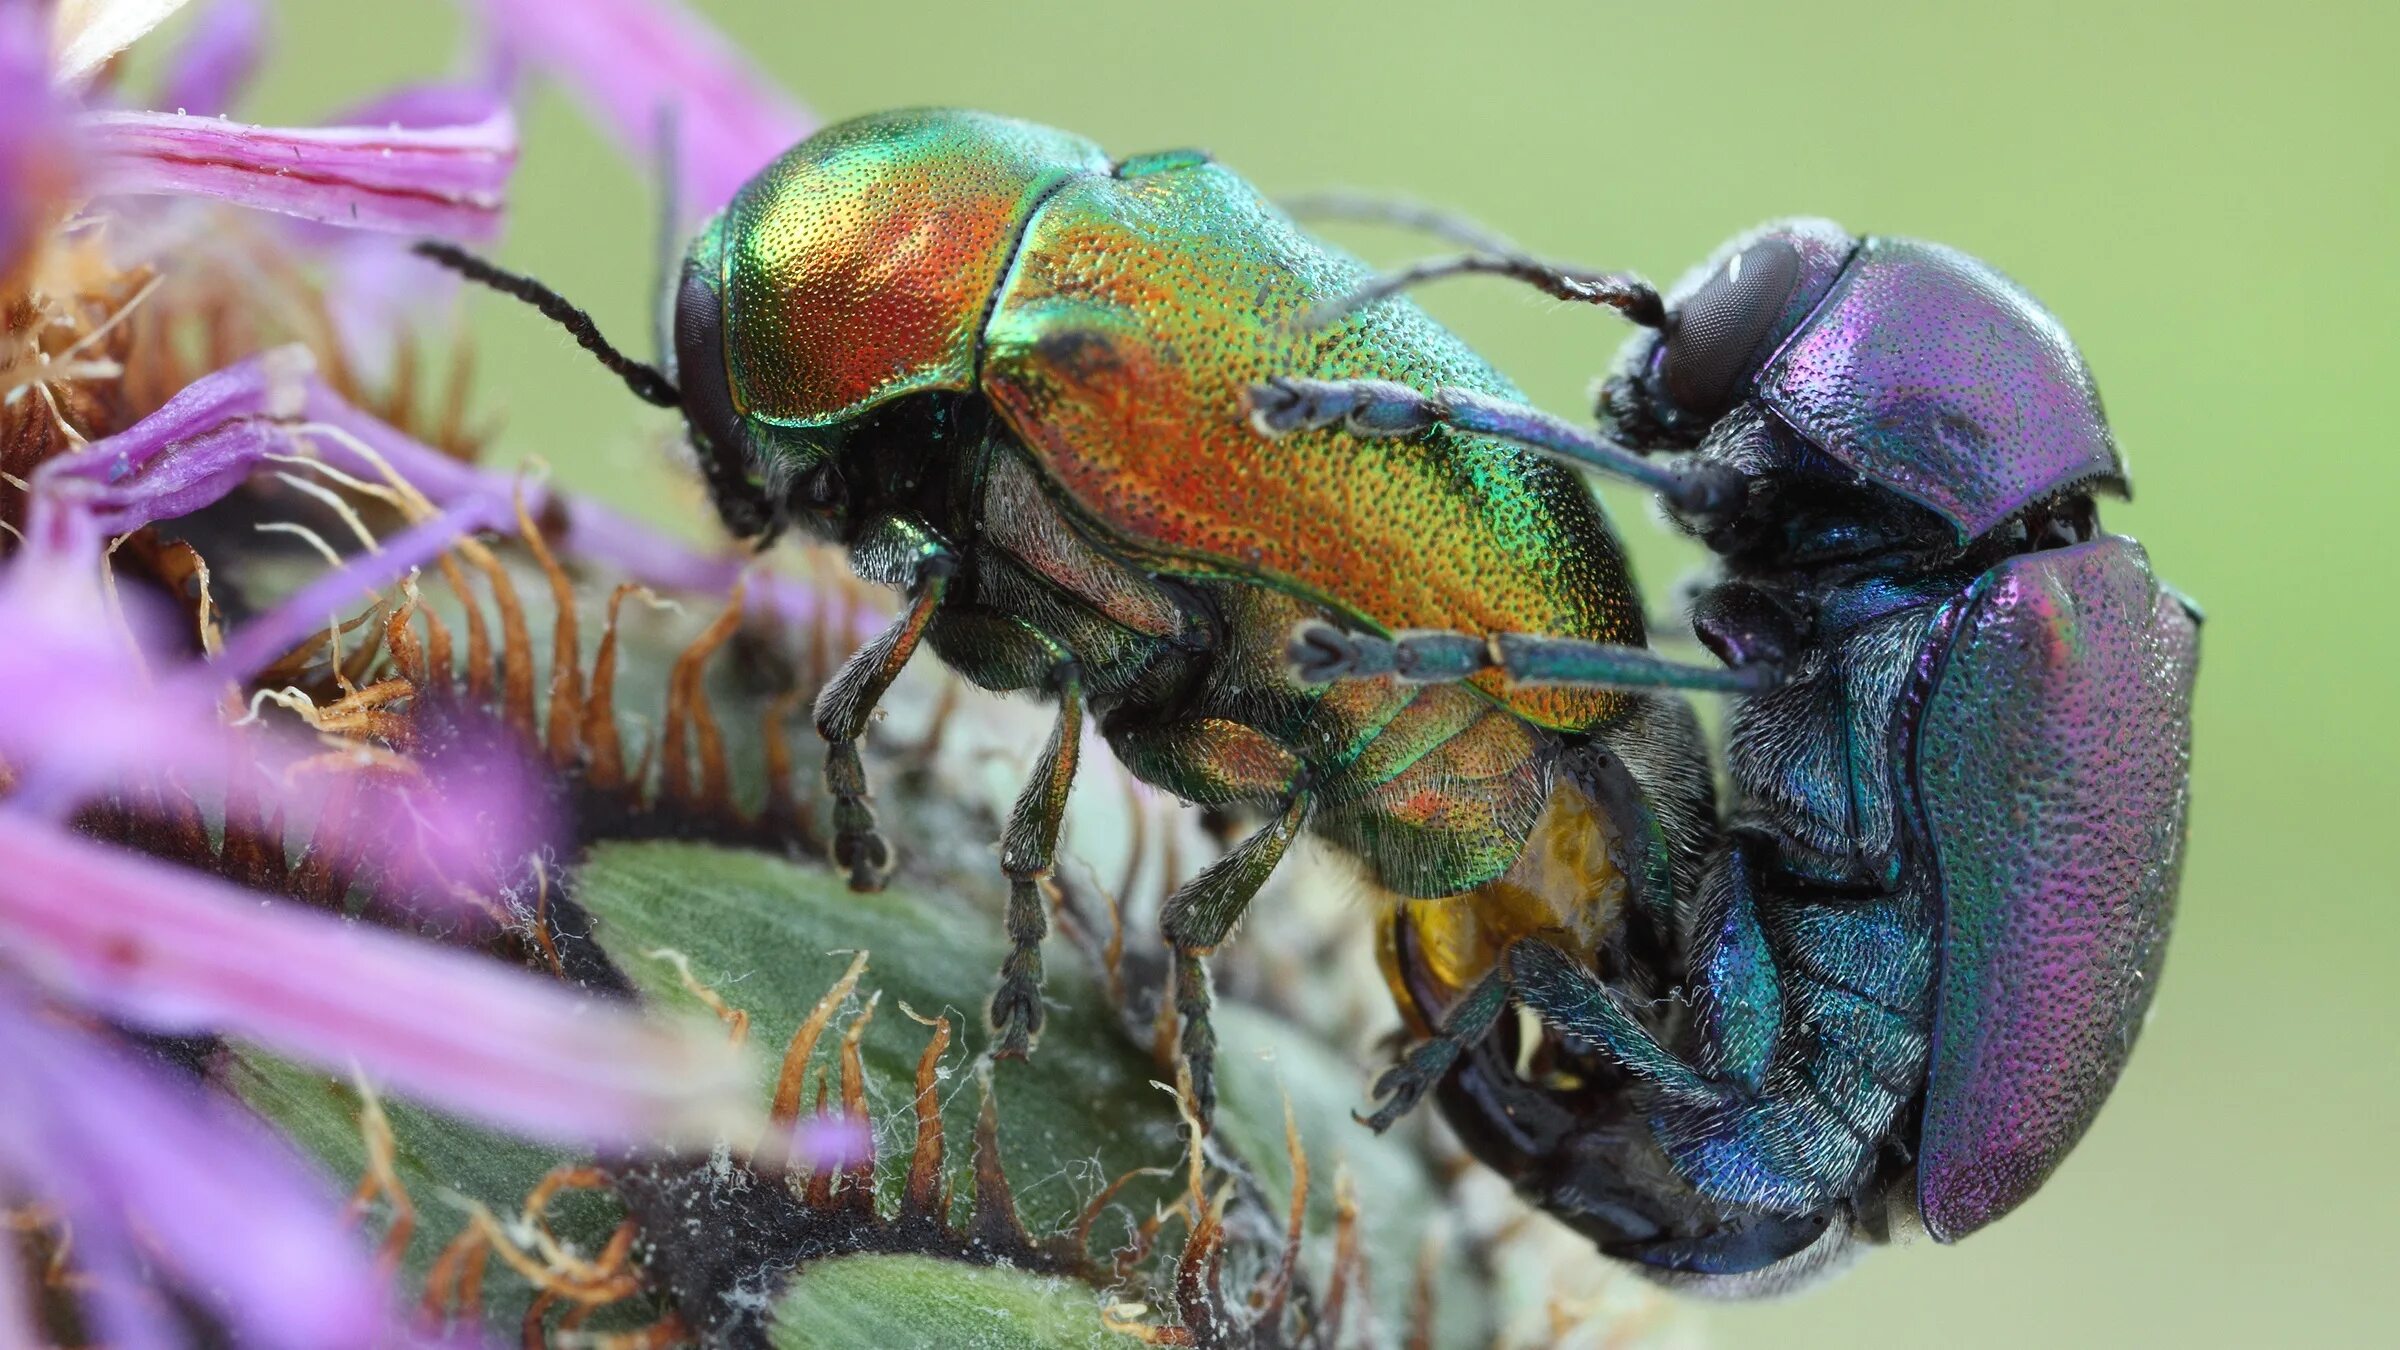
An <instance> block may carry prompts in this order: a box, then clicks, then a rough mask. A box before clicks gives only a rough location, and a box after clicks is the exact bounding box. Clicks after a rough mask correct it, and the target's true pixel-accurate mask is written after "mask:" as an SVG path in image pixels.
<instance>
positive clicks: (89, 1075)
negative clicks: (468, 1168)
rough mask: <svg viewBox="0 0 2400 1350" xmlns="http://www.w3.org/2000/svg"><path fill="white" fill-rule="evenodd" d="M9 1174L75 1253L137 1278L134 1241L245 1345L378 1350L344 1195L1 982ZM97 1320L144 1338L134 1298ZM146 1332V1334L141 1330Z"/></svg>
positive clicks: (199, 1099)
mask: <svg viewBox="0 0 2400 1350" xmlns="http://www.w3.org/2000/svg"><path fill="white" fill-rule="evenodd" d="M0 1099H5V1100H7V1101H8V1102H9V1103H10V1106H9V1109H8V1112H7V1116H8V1120H7V1123H6V1124H5V1125H4V1126H0V1172H6V1173H9V1174H11V1180H12V1187H11V1189H13V1190H17V1191H19V1192H26V1191H30V1192H32V1193H34V1194H38V1195H41V1196H42V1197H43V1198H45V1199H48V1200H50V1201H51V1202H52V1203H53V1204H56V1205H57V1206H58V1207H59V1210H60V1211H61V1213H63V1214H64V1215H65V1216H66V1217H67V1219H68V1220H69V1222H70V1224H71V1225H72V1228H73V1231H74V1234H75V1244H76V1255H77V1257H78V1259H79V1260H84V1261H87V1262H88V1261H89V1260H90V1258H91V1256H92V1255H93V1254H94V1253H95V1251H98V1252H102V1253H105V1254H106V1255H107V1256H108V1257H110V1258H112V1259H110V1260H108V1261H107V1262H105V1264H110V1265H120V1266H124V1267H127V1268H128V1271H127V1273H129V1274H130V1273H131V1271H130V1267H131V1266H132V1264H133V1263H132V1261H131V1259H130V1257H131V1254H132V1251H133V1250H134V1248H135V1245H136V1244H138V1245H139V1248H140V1249H141V1250H142V1251H143V1252H144V1253H146V1254H147V1255H148V1256H149V1257H150V1258H151V1259H152V1260H153V1261H155V1262H156V1263H157V1264H159V1265H160V1266H162V1267H164V1268H165V1269H166V1270H167V1271H168V1272H170V1273H171V1274H172V1275H173V1276H174V1277H175V1279H176V1282H177V1283H178V1284H179V1285H180V1286H182V1287H183V1288H184V1289H185V1290H186V1291H188V1292H189V1293H191V1294H192V1295H194V1296H196V1297H198V1298H200V1299H202V1300H204V1301H206V1302H207V1303H208V1304H209V1305H211V1306H212V1307H213V1309H214V1310H215V1311H216V1312H217V1313H218V1314H219V1315H220V1316H221V1317H223V1318H224V1320H225V1322H226V1324H227V1327H228V1329H229V1330H231V1331H233V1332H234V1333H235V1334H236V1337H237V1339H239V1340H240V1341H241V1342H242V1343H243V1344H245V1345H261V1346H270V1347H290V1348H291V1350H320V1348H321V1347H326V1348H329V1347H340V1346H369V1345H373V1344H375V1343H377V1340H378V1338H379V1335H380V1333H381V1332H382V1330H383V1328H384V1326H385V1324H386V1322H387V1320H388V1318H389V1315H390V1310H391V1302H390V1298H389V1293H388V1290H387V1289H386V1286H385V1281H384V1279H383V1277H382V1276H381V1275H380V1274H378V1273H377V1271H376V1268H375V1265H374V1262H373V1260H372V1258H370V1257H369V1255H368V1254H367V1253H366V1252H365V1251H364V1250H362V1249H361V1247H360V1245H359V1241H358V1238H357V1235H356V1234H355V1233H353V1232H351V1231H350V1230H349V1228H348V1226H347V1225H346V1224H345V1223H344V1221H343V1218H342V1210H341V1205H340V1201H339V1198H338V1197H337V1196H336V1195H335V1194H334V1193H333V1191H332V1189H331V1188H330V1187H329V1186H327V1185H326V1184H325V1181H324V1179H323V1178H321V1177H319V1176H317V1175H315V1174H314V1173H313V1171H312V1170H311V1169H310V1168H309V1167H308V1166H307V1165H306V1164H305V1163H304V1162H303V1161H302V1160H301V1159H300V1158H299V1157H298V1156H297V1155H295V1154H294V1153H293V1152H292V1151H291V1149H290V1148H289V1146H288V1145H286V1144H284V1143H283V1142H282V1141H281V1140H279V1139H277V1138H275V1137H274V1136H272V1135H270V1134H269V1133H268V1132H267V1131H266V1130H265V1129H264V1128H262V1127H261V1126H259V1125H258V1124H257V1123H256V1122H255V1121H253V1120H252V1119H250V1118H249V1117H248V1116H245V1115H243V1114H242V1113H241V1112H240V1111H238V1110H237V1109H235V1108H234V1107H233V1106H231V1105H230V1104H228V1103H227V1102H225V1101H223V1100H221V1099H219V1098H217V1097H214V1096H212V1095H210V1094H209V1093H207V1092H205V1091H203V1090H201V1089H200V1088H199V1087H198V1086H197V1085H195V1084H191V1083H188V1082H182V1081H178V1080H176V1079H174V1078H171V1077H169V1076H167V1075H166V1074H164V1073H161V1072H158V1071H156V1070H154V1069H151V1068H149V1067H148V1066H145V1065H142V1064H139V1063H137V1062H135V1061H134V1060H132V1059H130V1058H128V1057H127V1056H126V1055H125V1054H123V1053H122V1052H120V1051H118V1050H116V1049H114V1048H112V1047H110V1046H108V1045H106V1044H104V1043H102V1042H101V1041H100V1040H98V1039H97V1038H96V1037H93V1036H91V1035H89V1034H87V1033H83V1032H78V1031H74V1030H71V1029H68V1028H66V1027H62V1026H51V1025H44V1024H43V1023H42V1022H41V1021H40V1020H39V1019H38V1017H37V1016H36V1015H35V1014H34V1013H33V1012H32V1010H31V1009H30V1008H29V1007H28V1006H27V1005H25V1004H24V1003H22V1002H20V1001H19V1000H18V999H17V998H16V997H14V996H13V995H12V994H11V993H10V992H9V991H8V990H7V989H6V987H5V986H0ZM112 1285H114V1286H116V1287H117V1289H118V1292H119V1293H120V1294H121V1295H122V1297H120V1298H117V1299H112V1300H110V1301H109V1302H107V1303H105V1304H101V1305H99V1306H98V1308H97V1309H96V1310H97V1311H99V1312H100V1313H101V1315H102V1316H103V1318H104V1319H105V1320H106V1321H108V1322H109V1323H111V1324H113V1325H111V1326H110V1328H109V1329H110V1331H111V1332H112V1333H113V1334H111V1335H110V1336H109V1337H107V1339H108V1340H110V1341H111V1342H112V1343H138V1342H141V1341H144V1340H148V1339H150V1333H151V1326H152V1325H155V1321H156V1319H155V1316H152V1317H145V1316H143V1313H142V1311H141V1310H139V1309H132V1308H128V1307H126V1306H125V1305H127V1304H129V1303H135V1302H139V1303H150V1302H151V1299H152V1296H151V1295H149V1294H148V1293H146V1292H145V1291H142V1290H139V1289H126V1288H124V1287H123V1286H122V1285H119V1284H118V1282H117V1281H114V1280H111V1281H106V1282H104V1284H103V1285H102V1287H103V1288H107V1287H109V1286H112ZM145 1323H148V1324H151V1325H144V1324H145Z"/></svg>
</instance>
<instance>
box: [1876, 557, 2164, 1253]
mask: <svg viewBox="0 0 2400 1350" xmlns="http://www.w3.org/2000/svg"><path fill="white" fill-rule="evenodd" d="M2198 639H2199V629H2198V626H2197V624H2196V622H2195V621H2194V619H2193V617H2192V615H2191V614H2190V612H2189V611H2188V610H2187V609H2186V608H2185V607H2184V606H2183V604H2182V602H2181V601H2179V600H2178V599H2177V598H2176V597H2174V596H2173V595H2171V594H2169V593H2167V592H2166V591H2165V590H2164V589H2163V588H2162V587H2161V586H2160V585H2159V583H2158V581H2157V579H2156V578H2154V577H2153V576H2152V575H2151V573H2150V564H2149V559H2148V557H2147V556H2146V555H2145V554H2144V553H2143V552H2142V548H2141V546H2140V545H2139V544H2136V543H2134V542H2133V541H2132V540H2130V539H2125V538H2121V537H2116V536H2107V537H2103V538H2100V539H2097V540H2094V541H2092V542H2090V543H2087V544H2079V545H2076V546H2075V547H2072V548H2066V549H2057V550H2053V551H2048V552H2042V553H2033V554H2028V555H2024V556H2021V557H2017V558H2012V559H2010V560H2009V561H2007V562H2005V563H2002V564H2001V565H1999V566H1998V567H1995V568H1993V569H1992V570H1991V571H1990V572H1987V573H1985V574H1984V576H1983V577H1982V578H1981V579H1980V580H1979V581H1977V583H1976V584H1975V587H1974V589H1973V590H1971V591H1970V592H1968V594H1967V595H1966V597H1965V598H1964V599H1963V600H1962V602H1961V608H1960V612H1959V618H1958V622H1957V627H1956V629H1955V636H1954V637H1953V638H1952V639H1951V642H1950V646H1949V650H1948V653H1947V655H1946V656H1945V657H1944V658H1943V660H1942V664H1941V666H1940V668H1939V670H1938V671H1936V672H1935V675H1934V685H1933V688H1932V692H1931V696H1930V698H1929V700H1928V702H1927V705H1926V707H1925V711H1924V717H1923V721H1922V724H1921V729H1920V731H1919V733H1918V740H1917V751H1916V756H1915V761H1916V774H1917V785H1918V792H1919V797H1920V802H1921V805H1922V808H1923V811H1924V816H1925V825H1926V828H1927V830H1928V832H1929V833H1930V835H1931V838H1932V843H1933V847H1934V852H1935V856H1936V858H1937V859H1938V861H1939V864H1940V867H1941V879H1942V896H1943V935H1942V952H1943V966H1942V973H1941V980H1940V987H1939V991H1938V994H1937V1009H1936V1014H1935V1022H1934V1049H1933V1061H1932V1069H1931V1077H1930V1080H1929V1082H1928V1085H1927V1090H1926V1104H1925V1120H1924V1132H1923V1143H1922V1148H1921V1151H1920V1155H1919V1171H1918V1182H1917V1189H1918V1197H1919V1201H1920V1203H1921V1205H1922V1207H1923V1211H1924V1215H1925V1222H1926V1226H1927V1227H1928V1228H1929V1229H1930V1230H1931V1231H1932V1232H1933V1234H1934V1236H1935V1237H1937V1238H1940V1239H1943V1240H1945V1241H1955V1240H1956V1239H1958V1238H1961V1237H1964V1236H1966V1235H1967V1234H1968V1233H1971V1232H1973V1231H1974V1230H1976V1229H1977V1228H1980V1227H1982V1226H1983V1225H1985V1224H1987V1223H1990V1222H1991V1221H1992V1220H1994V1219H1997V1218H1999V1217H2000V1216H2001V1215H2003V1214H2005V1213H2007V1212H2008V1211H2009V1210H2010V1209H2012V1208H2014V1207H2015V1206H2016V1205H2017V1203H2018V1202H2019V1201H2022V1200H2023V1199H2025V1198H2026V1197H2027V1196H2029V1195H2031V1194H2032V1193H2033V1191H2034V1190H2035V1188H2037V1187H2038V1186H2040V1185H2041V1183H2042V1182H2043V1180H2044V1179H2045V1178H2047V1177H2048V1176H2049V1174H2050V1172H2051V1170H2052V1169H2053V1168H2055V1167H2056V1166H2057V1165H2058V1163H2059V1161H2060V1160H2061V1159H2063V1158H2064V1157H2065V1156H2066V1154H2067V1151H2068V1150H2069V1149H2071V1148H2073V1147H2074V1145H2075V1142H2076V1141H2077V1140H2078V1139H2080V1138H2081V1137H2082V1135H2083V1132H2084V1129H2085V1128H2086V1127H2087V1126H2089V1125H2090V1124H2091V1121H2092V1117H2093V1116H2094V1115H2095V1114H2097V1113H2098V1111H2099V1109H2100V1104H2101V1102H2102V1101H2104V1100H2105V1099H2106V1098H2107V1096H2108V1092H2109V1089H2110V1088H2111V1087H2112V1086H2114V1085H2115V1083H2116V1080H2117V1075H2118V1073H2119V1072H2120V1071H2121V1070H2122V1069H2123V1068H2124V1065H2125V1058H2126V1056H2127V1054H2128V1053H2130V1052H2131V1050H2132V1048H2133V1041H2134V1038H2135V1036H2136V1035H2137V1034H2138V1033H2139V1032H2140V1030H2141V1023H2142V1017H2143V1014H2144V1013H2145V1012H2146V1011H2147V1010H2148V1009H2149V1006H2150V997H2151V994H2152V992H2153V991H2154V990H2155V989H2156V986H2157V979H2158V972H2159V965H2160V962H2161V960H2162V958H2163V957H2164V956H2165V953H2166V939H2167V928H2168V924H2169V923H2170V921H2171V920H2172V918H2173V907H2174V899H2175V884H2176V880H2177V876H2178V873H2179V871H2180V869H2181V865H2182V860H2183V829H2184V813H2185V807H2186V800H2187V792H2188V786H2187V785H2188V780H2189V773H2190V765H2191V732H2192V723H2191V707H2192V704H2191V699H2192V678H2193V674H2194V671H2195V669H2196V666H2197V661H2198V654H2199V646H2198Z"/></svg>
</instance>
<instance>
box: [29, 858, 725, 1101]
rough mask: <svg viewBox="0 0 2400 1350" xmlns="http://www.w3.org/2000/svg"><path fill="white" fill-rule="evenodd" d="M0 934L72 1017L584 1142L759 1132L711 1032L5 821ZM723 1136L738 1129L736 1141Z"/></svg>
mask: <svg viewBox="0 0 2400 1350" xmlns="http://www.w3.org/2000/svg"><path fill="white" fill-rule="evenodd" d="M0 857H6V858H7V859H8V860H9V865H8V867H7V868H6V869H5V870H0V939H4V940H5V944H6V945H5V948H4V950H5V951H6V952H7V953H8V957H9V959H10V960H11V961H12V962H13V963H14V964H16V965H18V966H19V967H20V968H21V969H23V970H24V971H25V972H26V973H27V974H29V975H31V976H33V977H34V978H35V979H37V980H39V981H40V982H41V983H43V984H44V985H46V986H48V987H50V988H52V989H55V990H57V991H59V992H60V993H61V994H63V995H65V996H67V997H69V998H71V999H73V1000H75V1001H76V1002H78V1003H79V1004H82V1005H84V1006H87V1007H91V1008H95V1009H99V1010H101V1011H103V1012H104V1013H106V1014H107V1015H109V1016H111V1017H115V1018H119V1019H122V1020H124V1021H127V1022H129V1023H132V1024H134V1025H138V1026H143V1027H148V1028H151V1029H154V1030H160V1031H191V1030H199V1029H207V1030H214V1031H221V1032H223V1033H225V1034H228V1035H232V1036H236V1037H239V1038H242V1039H246V1040H251V1041H255V1042H257V1043H259V1044H261V1045H263V1046H266V1047H267V1048H269V1049H272V1050H274V1051H276V1052H278V1053H280V1054H284V1055H288V1056H290V1057H292V1058H294V1059H298V1060H302V1061H305V1062H307V1063H311V1064H314V1065H317V1066H318V1067H320V1068H323V1069H326V1070H328V1071H329V1072H334V1073H343V1072H347V1071H349V1069H350V1067H351V1066H352V1065H353V1064H355V1065H357V1066H359V1067H360V1068H362V1069H363V1070H364V1071H365V1072H366V1073H367V1074H368V1075H370V1076H371V1077H373V1078H375V1079H377V1080H380V1081H383V1082H386V1083H389V1084H390V1085H391V1086H392V1088H393V1089H394V1090H395V1091H398V1092H402V1093H405V1094H408V1095H411V1096H415V1097H418V1098H422V1099H424V1100H426V1101H429V1102H432V1103H434V1104H436V1105H439V1106H442V1107H445V1108H447V1109H449V1110H452V1111H456V1112H458V1113H460V1114H462V1115H467V1116H471V1117H474V1118H476V1119H479V1120H484V1121H488V1122H490V1123H493V1124H496V1125H500V1126H503V1127H505V1128H509V1129H513V1130H516V1131H519V1132H521V1133H525V1134H531V1135H536V1136H539V1137H543V1138H549V1139H558V1140H564V1141H576V1142H584V1143H592V1144H602V1143H626V1142H633V1141H639V1140H653V1139H658V1138H668V1139H678V1140H687V1141H689V1140H705V1139H708V1138H712V1137H715V1136H716V1135H717V1134H720V1133H736V1132H738V1131H740V1130H743V1129H745V1128H747V1129H750V1130H753V1131H754V1130H755V1129H756V1127H757V1123H758V1120H759V1116H760V1114H761V1113H760V1112H759V1111H758V1109H757V1108H756V1107H755V1106H754V1105H752V1104H749V1103H747V1102H746V1100H745V1099H746V1098H747V1096H748V1095H749V1094H748V1091H747V1078H748V1076H747V1074H746V1073H745V1072H744V1071H743V1066H742V1063H741V1060H740V1058H739V1057H738V1056H737V1055H736V1054H735V1052H734V1051H733V1049H732V1047H730V1046H728V1045H727V1044H726V1043H725V1042H724V1040H723V1039H722V1038H721V1037H719V1036H718V1035H716V1034H715V1033H714V1032H713V1030H710V1029H708V1028H704V1027H701V1026H698V1025H697V1024H695V1025H691V1026H688V1027H687V1026H681V1025H677V1026H667V1025H662V1024H659V1023H656V1022H653V1021H650V1020H647V1019H645V1018H643V1017H641V1016H640V1015H638V1014H637V1013H635V1012H634V1011H633V1010H632V1009H631V1008H629V1007H626V1006H624V1005H616V1004H601V1003H595V1002H592V1001H590V1000H587V999H583V998H579V997H577V996H575V995H573V994H570V993H569V992H568V991H567V990H566V989H565V988H563V987H561V986H559V985H555V984H552V983H549V982H547V981H544V980H541V979H537V978H536V977H534V976H532V975H528V974H526V973H524V972H522V971H518V970H513V969H510V968H507V967H504V966H500V965H496V964H494V963H492V962H490V961H488V960H486V959H484V958H482V957H478V956H472V955H468V954H466V953H462V952H458V951H454V950H449V949H445V948H441V947H437V946H434V945H432V944H430V943H427V942H423V941H420V940H416V939H412V938H407V937H402V936H400V935H398V934H396V933H392V932H388V931H386V930H383V929H377V928H370V927H366V926H364V925H360V924H356V923H352V922H348V921H346V920H343V919H339V918H335V917H333V916H331V915H328V914H324V913H321V912H319V911H315V910H307V909H301V908H297V907H294V906H288V905H277V904H274V903H271V902H269V901H266V900H265V899H264V898H263V897H261V896H259V895H257V894H255V893H253V892H250V891H245V890H243V889H241V888H240V887H237V886H233V885H231V884H228V883H226V882H222V881H218V880H215V879H214V878H210V877H207V876H203V875H201V874H199V873H196V872H192V871H189V870H187V869H183V868H178V867H173V866H170V865H168V864H166V863H162V862H157V861H155V860H152V859H149V858H145V857H141V856H139V855H136V854H132V853H127V852H124V851H122V850H119V849H115V848H111V847H108V846H106V845H102V844H98V843H94V842H92V841H91V840H89V839H85V838H82V837H79V836H76V835H72V834H69V833H67V832H65V831H63V830H60V829H58V828H56V827H53V826H51V825H50V824H48V823H47V822H42V821H33V820H27V819H24V818H22V817H20V816H17V815H15V814H13V813H10V812H7V811H0ZM737 1137H738V1135H737Z"/></svg>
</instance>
